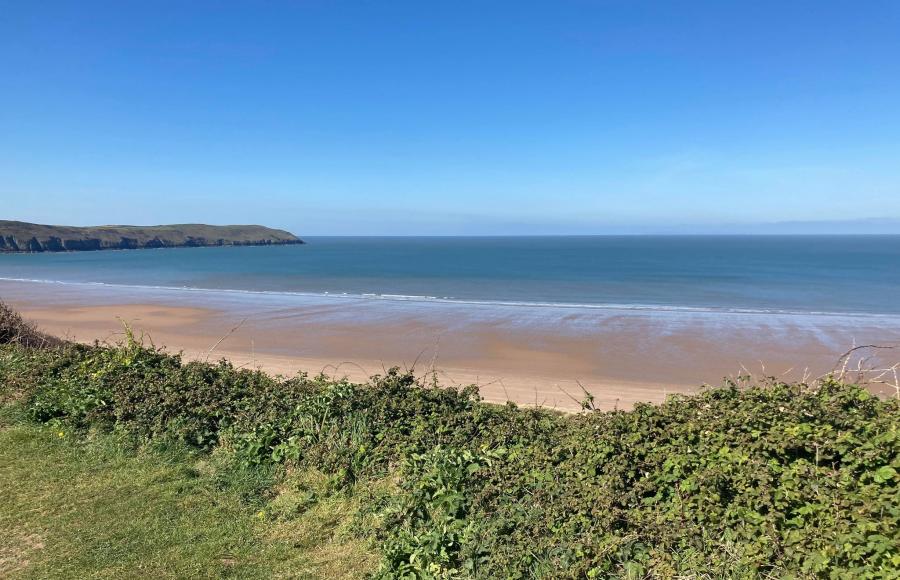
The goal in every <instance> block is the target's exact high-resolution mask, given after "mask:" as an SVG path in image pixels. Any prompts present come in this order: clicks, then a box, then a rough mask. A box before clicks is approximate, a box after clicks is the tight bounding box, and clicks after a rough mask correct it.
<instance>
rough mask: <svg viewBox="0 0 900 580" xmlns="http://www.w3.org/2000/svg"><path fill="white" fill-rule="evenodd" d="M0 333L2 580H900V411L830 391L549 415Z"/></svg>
mask: <svg viewBox="0 0 900 580" xmlns="http://www.w3.org/2000/svg"><path fill="white" fill-rule="evenodd" d="M3 320H4V321H5V323H4V324H6V325H7V326H8V325H10V324H11V325H13V328H9V327H7V328H5V329H4V330H2V331H0V338H2V341H3V342H4V344H3V345H2V346H0V399H2V409H3V410H2V427H0V428H2V431H0V441H2V446H0V449H2V452H0V458H2V462H3V465H4V470H3V474H2V478H3V479H2V481H0V488H2V489H3V491H2V494H3V501H2V506H0V525H2V527H3V528H4V529H7V530H15V532H14V533H13V534H12V535H8V536H7V537H5V538H4V539H2V540H0V542H2V544H0V574H6V575H10V576H14V577H15V576H22V577H28V576H31V577H43V576H52V575H67V574H68V575H87V573H88V572H91V573H94V572H95V574H94V575H98V576H105V577H122V576H136V575H147V574H149V575H152V576H166V575H171V576H186V575H197V574H200V575H211V574H221V575H231V576H238V577H241V576H247V577H249V576H253V577H259V576H293V577H311V578H323V577H325V578H327V577H348V578H350V577H352V578H358V577H364V576H370V577H375V578H609V577H621V578H649V577H661V578H671V577H691V578H702V577H708V578H759V577H833V578H850V577H853V578H896V577H898V575H900V475H898V471H900V433H898V424H900V422H898V419H900V401H898V400H896V399H887V400H885V399H880V398H878V397H875V396H873V395H871V394H870V393H869V392H868V391H867V390H866V389H865V388H863V387H861V386H857V385H852V384H845V383H844V382H841V381H839V380H837V379H836V378H825V379H823V380H820V381H816V382H815V383H814V384H786V383H782V382H779V381H777V380H774V379H759V380H753V381H751V380H750V379H749V378H748V379H747V380H738V381H735V382H729V383H727V384H725V385H724V386H722V387H719V388H710V389H707V390H705V391H703V392H701V393H700V394H697V395H694V396H672V397H670V398H669V399H668V401H667V402H666V403H664V404H662V405H638V406H637V407H635V408H634V409H633V410H628V411H614V412H600V411H593V410H591V408H590V407H591V405H590V401H589V400H586V401H585V412H583V413H578V414H561V413H558V412H554V411H550V410H546V409H536V408H521V407H517V406H516V405H513V404H507V405H492V404H486V403H483V402H481V401H480V399H479V396H478V391H477V389H476V388H474V387H470V388H465V389H455V388H442V387H440V386H439V385H437V384H435V383H433V382H429V381H427V380H422V379H417V378H416V377H414V376H413V375H412V374H410V373H406V372H401V371H399V370H396V369H394V370H391V371H390V372H388V373H386V374H384V375H382V376H376V377H373V378H372V379H371V381H370V382H369V383H368V384H351V383H349V382H347V381H341V380H334V379H331V378H327V377H323V376H319V377H312V376H307V375H304V374H300V375H297V376H294V377H273V376H269V375H267V374H265V373H263V372H260V371H256V370H248V369H238V368H235V367H234V366H232V365H231V364H230V363H228V362H227V361H224V360H223V361H219V362H216V363H205V362H187V361H184V360H182V359H181V357H180V356H178V355H176V354H170V353H167V352H165V351H164V350H161V349H158V348H155V347H149V346H147V345H145V344H143V342H142V341H141V340H140V338H138V337H135V336H134V334H133V333H131V332H130V331H128V332H126V338H125V340H123V342H122V343H121V344H117V345H99V344H97V345H93V346H84V345H76V344H68V343H60V342H58V341H52V340H50V339H47V340H43V341H42V340H39V338H40V333H39V332H38V331H37V330H35V329H34V328H32V327H30V326H28V325H27V324H26V323H24V322H22V321H21V320H20V319H18V318H16V317H15V316H14V313H11V312H9V311H6V314H5V316H3ZM20 337H25V338H20ZM148 344H149V343H148Z"/></svg>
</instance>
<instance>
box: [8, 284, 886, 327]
mask: <svg viewBox="0 0 900 580" xmlns="http://www.w3.org/2000/svg"><path fill="white" fill-rule="evenodd" d="M0 281H2V282H24V283H35V284H56V285H62V286H88V287H103V288H110V289H116V288H119V289H128V290H138V291H141V290H155V291H167V292H191V293H201V294H203V293H207V294H224V295H261V296H283V297H306V298H319V299H332V300H342V299H352V300H380V301H389V302H413V303H430V304H434V303H437V304H458V305H473V306H504V307H522V308H567V309H581V310H622V311H649V312H653V311H658V312H673V313H674V312H685V313H689V312H695V313H709V314H760V315H792V316H852V317H859V318H884V317H892V318H900V316H898V315H897V314H890V313H883V314H882V313H873V312H835V311H812V310H788V309H754V308H731V307H701V306H675V305H667V304H614V303H604V304H600V303H572V302H538V301H519V300H482V299H471V298H453V297H447V296H443V297H437V296H421V295H411V294H377V293H368V292H367V293H352V292H338V293H335V292H328V291H325V292H301V291H289V290H245V289H239V288H199V287H194V286H163V285H146V284H117V283H112V282H84V281H68V280H46V279H36V278H13V277H2V276H0Z"/></svg>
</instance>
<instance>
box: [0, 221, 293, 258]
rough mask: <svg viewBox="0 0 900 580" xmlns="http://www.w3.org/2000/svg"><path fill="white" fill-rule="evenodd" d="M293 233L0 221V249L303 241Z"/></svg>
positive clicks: (260, 229) (197, 226) (194, 226)
mask: <svg viewBox="0 0 900 580" xmlns="http://www.w3.org/2000/svg"><path fill="white" fill-rule="evenodd" d="M302 243H303V242H302V240H300V239H299V238H298V237H297V236H295V235H294V234H291V233H290V232H286V231H284V230H274V229H272V228H267V227H264V226H255V225H248V226H210V225H204V224H176V225H165V226H96V227H73V226H48V225H41V224H31V223H26V222H17V221H3V220H0V252H63V251H83V250H108V249H139V248H170V247H171V248H175V247H194V246H259V245H272V244H302Z"/></svg>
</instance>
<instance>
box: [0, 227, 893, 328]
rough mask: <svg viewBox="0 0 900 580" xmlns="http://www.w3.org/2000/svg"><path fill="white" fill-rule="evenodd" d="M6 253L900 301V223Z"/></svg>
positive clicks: (549, 300) (315, 285) (744, 303)
mask: <svg viewBox="0 0 900 580" xmlns="http://www.w3.org/2000/svg"><path fill="white" fill-rule="evenodd" d="M307 241H308V242H309V243H308V244H307V245H304V246H283V247H248V248H185V249H163V250H136V251H105V252H82V253H65V254H13V255H0V279H8V280H10V279H15V280H39V281H45V282H63V283H92V284H108V285H121V286H124V287H129V288H131V289H132V291H135V290H136V289H140V288H141V287H166V288H169V287H171V288H184V287H186V288H196V289H220V290H221V289H225V290H234V291H241V292H266V293H299V294H329V295H344V294H346V295H350V296H363V297H368V298H371V299H373V300H396V301H404V300H405V301H452V302H478V303H481V302H484V303H493V302H500V303H507V304H510V303H512V304H518V303H522V304H529V305H533V304H554V305H580V306H584V307H611V306H615V307H626V308H649V309H676V310H677V309H703V310H711V311H717V310H725V311H729V310H737V311H762V312H825V313H832V312H834V313H868V314H900V236H790V237H788V236H785V237H781V236H759V237H755V236H721V237H720V236H696V237H694V236H677V237H675V236H672V237H670V236H621V237H620V236H597V237H496V238H444V237H429V238H409V237H403V238H400V237H398V238H349V237H342V238H331V237H313V238H307Z"/></svg>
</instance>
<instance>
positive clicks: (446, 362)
mask: <svg viewBox="0 0 900 580" xmlns="http://www.w3.org/2000/svg"><path fill="white" fill-rule="evenodd" d="M63 288H65V290H67V291H61V289H63ZM73 289H74V290H77V291H74V292H73V291H70V290H73ZM126 290H128V291H126ZM289 298H290V299H286V298H285V297H284V296H278V295H275V296H273V295H261V294H253V295H250V294H246V293H239V294H238V293H233V294H228V295H221V294H219V295H215V296H213V297H211V296H210V295H209V294H205V293H197V292H195V291H190V290H187V291H186V290H172V289H153V290H147V289H139V290H138V289H135V288H128V289H125V288H122V287H116V286H104V285H83V286H65V287H63V286H59V285H50V284H41V283H34V282H11V281H0V299H3V300H4V301H6V302H8V303H9V304H10V305H12V306H13V307H15V308H16V309H18V310H19V311H20V312H21V313H22V314H23V316H25V317H26V318H28V319H30V320H33V321H35V322H36V323H37V324H38V325H39V326H40V327H41V328H42V329H44V330H45V331H48V332H50V333H52V334H55V335H58V336H64V337H66V336H67V337H69V338H73V339H75V340H78V341H81V342H93V341H94V340H101V341H102V340H110V339H115V337H116V336H117V335H121V332H122V329H123V327H122V321H127V322H128V323H129V324H130V325H131V326H132V327H133V328H134V329H135V331H136V332H138V333H140V332H142V331H144V332H146V333H147V334H148V335H149V337H150V338H151V339H152V340H153V342H154V343H155V344H157V345H165V346H166V348H167V350H168V351H170V352H177V351H183V353H184V356H185V358H186V359H200V360H203V359H205V358H208V359H209V360H215V359H218V358H221V357H226V358H228V359H229V360H231V361H232V362H233V363H234V364H235V366H250V367H255V368H261V369H263V370H266V371H268V372H271V373H276V374H285V375H290V374H294V373H295V372H297V371H301V370H302V371H306V372H308V373H310V374H318V373H319V372H320V371H322V370H325V371H326V374H329V375H336V376H339V377H340V376H344V375H346V376H347V377H348V378H349V379H350V380H353V381H364V380H366V379H368V378H369V376H371V375H372V374H376V373H383V372H384V369H386V368H389V367H391V366H400V367H401V368H410V367H413V366H415V370H416V372H417V374H421V373H426V372H427V374H429V375H431V371H434V372H436V373H437V379H438V381H439V382H440V383H441V384H444V385H447V386H452V385H467V384H477V385H479V386H480V388H481V393H482V396H483V397H484V398H485V400H487V401H490V402H499V403H503V402H505V401H507V400H511V401H514V402H516V403H519V404H523V405H535V404H536V405H541V406H545V407H551V408H558V409H561V410H573V409H578V404H577V402H576V401H575V400H573V398H572V397H574V398H575V399H577V400H580V399H581V398H582V395H583V393H582V391H581V387H580V386H579V385H584V387H585V388H586V389H587V390H588V391H589V392H591V393H592V394H593V395H594V396H595V397H596V401H595V402H596V404H597V406H598V408H602V409H613V408H620V409H627V408H631V407H632V406H633V405H634V404H635V403H636V402H639V401H641V402H655V403H658V402H662V401H663V400H664V399H665V397H666V396H667V395H668V394H671V393H690V392H696V391H697V390H699V389H700V388H701V385H704V384H710V385H719V384H721V383H722V380H723V379H724V378H725V377H728V376H736V375H738V374H743V373H745V372H752V373H754V374H760V375H774V376H779V377H783V378H784V379H785V380H800V379H801V378H802V377H803V376H804V375H806V376H811V377H817V376H820V375H822V374H825V373H827V372H828V371H829V370H831V369H832V368H833V367H834V365H835V363H836V361H837V359H838V357H839V356H840V355H841V354H843V353H845V352H846V351H847V350H849V349H850V348H852V347H853V346H854V345H856V344H870V343H879V344H885V343H900V325H897V324H893V322H894V320H893V318H895V317H891V316H886V317H877V316H871V315H870V316H855V315H836V316H832V317H820V316H815V315H795V314H768V315H762V314H747V313H719V312H691V311H663V312H660V311H642V310H630V311H629V310H601V309H575V308H568V309H567V308H552V307H547V308H541V309H534V308H527V307H520V306H509V305H505V306H504V305H485V304H456V303H446V302H430V301H425V302H413V301H403V300H400V301H392V300H367V299H357V298H343V297H341V298H337V297H334V298H331V297H321V296H318V297H316V296H291V297H289ZM214 345H215V348H214V349H213V350H212V352H211V353H210V348H212V347H213V346H214ZM882 356H885V355H882ZM566 393H568V394H566ZM570 395H571V396H570Z"/></svg>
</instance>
